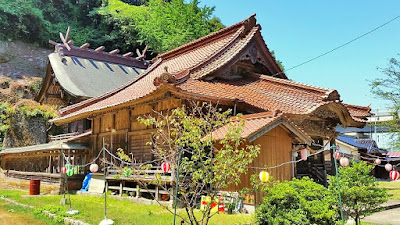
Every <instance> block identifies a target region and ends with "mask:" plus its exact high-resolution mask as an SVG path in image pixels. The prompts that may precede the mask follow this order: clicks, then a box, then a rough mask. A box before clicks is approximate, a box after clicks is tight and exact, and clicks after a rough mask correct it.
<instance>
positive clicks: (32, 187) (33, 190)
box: [29, 180, 40, 195]
mask: <svg viewBox="0 0 400 225" xmlns="http://www.w3.org/2000/svg"><path fill="white" fill-rule="evenodd" d="M29 194H30V195H39V194H40V180H31V181H30V182H29Z"/></svg>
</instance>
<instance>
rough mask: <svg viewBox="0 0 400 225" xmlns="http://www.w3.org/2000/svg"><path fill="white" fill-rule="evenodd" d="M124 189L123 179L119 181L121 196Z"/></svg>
mask: <svg viewBox="0 0 400 225" xmlns="http://www.w3.org/2000/svg"><path fill="white" fill-rule="evenodd" d="M123 190H124V181H123V180H121V182H119V196H122V191H123Z"/></svg>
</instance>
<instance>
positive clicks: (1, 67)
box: [0, 40, 52, 80]
mask: <svg viewBox="0 0 400 225" xmlns="http://www.w3.org/2000/svg"><path fill="white" fill-rule="evenodd" d="M51 52H52V50H51V49H45V48H42V47H37V46H35V45H33V44H28V43H24V42H21V41H1V40H0V76H6V77H10V78H12V79H13V80H18V79H23V77H24V76H26V77H43V76H44V71H45V68H46V63H47V55H48V54H50V53H51Z"/></svg>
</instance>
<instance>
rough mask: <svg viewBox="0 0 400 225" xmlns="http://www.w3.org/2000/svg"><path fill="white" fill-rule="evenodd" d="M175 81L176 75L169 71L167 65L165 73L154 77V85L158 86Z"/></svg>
mask: <svg viewBox="0 0 400 225" xmlns="http://www.w3.org/2000/svg"><path fill="white" fill-rule="evenodd" d="M175 82H176V77H175V76H174V75H172V74H171V73H169V72H168V66H166V67H164V73H162V74H161V75H160V76H158V77H156V78H154V80H153V85H154V86H156V87H158V86H161V85H162V84H165V83H169V84H173V83H175Z"/></svg>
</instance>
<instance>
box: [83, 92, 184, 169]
mask: <svg viewBox="0 0 400 225" xmlns="http://www.w3.org/2000/svg"><path fill="white" fill-rule="evenodd" d="M180 105H181V100H179V99H176V98H171V97H169V98H167V99H164V100H159V101H156V102H152V103H151V104H142V105H137V106H134V107H132V109H123V110H119V111H117V112H110V113H106V114H104V115H100V116H97V117H95V118H93V122H92V132H93V133H92V136H91V138H90V140H91V144H92V147H93V150H92V153H91V154H90V157H91V158H94V157H96V156H97V154H98V152H99V150H100V149H101V148H102V146H103V144H102V143H103V137H104V139H105V143H106V144H105V147H106V148H107V149H108V150H110V151H112V152H114V153H115V152H116V149H117V148H122V149H124V151H125V153H126V154H131V155H133V157H134V159H135V160H136V161H137V162H148V161H151V160H153V159H154V157H153V155H152V153H151V149H152V147H151V146H150V145H147V144H146V143H147V142H150V141H151V134H152V132H154V129H153V127H152V126H151V127H150V126H146V125H144V124H141V123H139V122H138V120H137V119H138V117H145V116H147V115H152V116H156V115H157V114H156V113H155V112H163V113H165V112H166V111H168V110H170V109H174V108H176V107H178V106H180Z"/></svg>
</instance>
